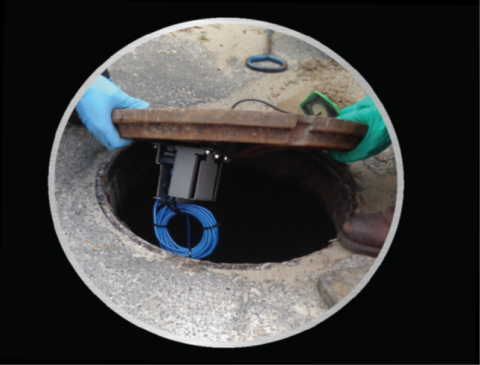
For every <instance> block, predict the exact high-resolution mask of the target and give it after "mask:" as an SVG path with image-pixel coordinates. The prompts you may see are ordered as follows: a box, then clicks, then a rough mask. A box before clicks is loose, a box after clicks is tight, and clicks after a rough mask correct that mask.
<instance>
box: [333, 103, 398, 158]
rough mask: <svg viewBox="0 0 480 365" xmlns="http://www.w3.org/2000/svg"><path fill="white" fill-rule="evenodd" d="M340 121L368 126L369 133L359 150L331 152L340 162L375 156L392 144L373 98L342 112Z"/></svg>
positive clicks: (339, 117)
mask: <svg viewBox="0 0 480 365" xmlns="http://www.w3.org/2000/svg"><path fill="white" fill-rule="evenodd" d="M337 118H338V119H344V120H350V121H353V122H362V123H366V124H368V132H367V134H366V135H365V137H364V138H363V140H362V141H361V142H360V143H359V145H358V146H357V148H355V149H354V150H352V151H348V152H341V151H329V153H328V155H329V156H330V157H331V158H332V159H334V160H337V161H340V162H354V161H358V160H363V159H365V158H368V157H372V156H375V155H377V154H379V153H380V152H382V151H383V150H384V149H386V148H387V147H388V146H390V145H391V144H392V141H391V140H390V135H389V134H388V131H387V127H386V126H385V123H384V121H383V119H382V116H381V115H380V112H379V111H378V109H377V107H376V106H375V104H374V102H373V100H372V98H371V97H370V96H369V95H367V97H366V98H365V99H363V100H360V101H359V102H357V103H355V104H352V105H350V106H347V107H346V108H344V109H342V110H341V111H340V115H339V116H338V117H337Z"/></svg>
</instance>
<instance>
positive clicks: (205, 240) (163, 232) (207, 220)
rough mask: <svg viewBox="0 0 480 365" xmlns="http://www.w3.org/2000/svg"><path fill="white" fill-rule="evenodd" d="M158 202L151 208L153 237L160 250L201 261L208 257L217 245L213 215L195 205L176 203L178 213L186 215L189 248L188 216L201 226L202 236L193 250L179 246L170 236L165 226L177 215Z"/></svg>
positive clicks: (216, 229)
mask: <svg viewBox="0 0 480 365" xmlns="http://www.w3.org/2000/svg"><path fill="white" fill-rule="evenodd" d="M161 206H162V204H161V202H160V200H157V201H156V202H155V205H154V206H153V222H154V230H155V235H156V236H157V239H158V242H159V243H160V248H163V249H165V250H167V251H169V252H171V253H174V254H176V255H180V256H185V257H191V258H194V259H201V258H204V257H207V256H209V255H210V254H211V253H212V252H213V250H214V249H215V247H216V246H217V243H218V226H217V221H216V220H215V217H214V216H213V214H212V213H211V212H210V211H209V210H208V209H206V208H204V207H201V206H199V205H195V204H185V203H177V204H176V206H177V208H178V209H179V210H180V212H182V213H184V214H186V215H187V229H188V242H189V246H190V222H189V215H190V216H192V217H195V218H197V219H198V221H199V222H200V224H201V225H202V226H203V236H202V239H201V240H200V242H199V243H198V245H196V246H195V247H194V248H193V249H190V248H185V247H182V246H179V245H178V244H177V243H176V242H175V241H174V240H173V238H172V236H170V233H169V232H168V229H167V224H168V222H169V221H170V219H172V218H173V217H174V216H175V215H176V214H177V213H175V212H174V211H173V210H172V209H170V208H169V207H168V206H163V208H162V207H161Z"/></svg>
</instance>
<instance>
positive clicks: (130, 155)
mask: <svg viewBox="0 0 480 365" xmlns="http://www.w3.org/2000/svg"><path fill="white" fill-rule="evenodd" d="M155 156H156V150H155V149H154V148H153V146H152V144H151V143H147V142H136V143H134V144H133V145H132V146H131V147H129V148H127V149H126V150H124V151H123V152H122V153H121V154H120V155H119V156H118V157H117V158H116V160H115V161H114V163H113V164H112V168H113V169H114V170H115V171H116V176H119V178H117V180H118V181H117V182H115V183H114V185H113V186H114V187H117V189H119V187H120V189H122V192H121V193H120V194H119V193H118V192H117V196H121V198H118V200H119V201H118V203H117V204H116V212H115V213H116V215H117V216H118V217H119V218H120V219H121V220H122V221H123V222H125V224H126V225H127V226H128V227H129V228H130V229H131V230H132V232H133V233H135V234H136V235H137V236H139V237H141V238H143V239H144V240H145V241H147V242H149V243H151V244H152V245H155V246H159V243H158V240H157V237H156V236H155V232H154V227H153V205H154V203H155V200H154V196H155V193H156V189H157V183H158V176H159V169H160V167H159V165H157V164H156V163H155ZM112 168H111V169H112ZM122 170H123V171H122ZM195 204H198V205H201V206H203V207H205V208H207V209H208V210H210V211H211V212H212V214H213V215H214V216H215V219H216V220H217V222H219V223H220V224H221V226H220V228H219V241H218V244H217V246H216V248H215V250H214V251H213V253H212V254H211V255H210V256H208V257H205V258H203V259H202V260H206V261H211V262H215V263H231V264H234V263H251V264H260V263H267V262H284V261H289V260H292V259H295V258H298V257H302V256H305V255H308V254H310V253H313V252H315V251H318V250H320V249H322V248H325V247H326V246H328V244H329V240H331V239H332V238H335V237H336V229H335V227H334V224H333V222H332V220H331V219H330V217H329V215H328V214H327V212H326V210H325V208H324V207H323V205H322V204H321V203H320V202H319V201H318V200H317V199H313V198H312V196H311V195H309V194H307V193H306V192H305V191H303V190H301V189H299V188H298V187H296V186H294V185H291V184H288V183H286V182H284V181H281V180H279V179H276V178H273V177H271V176H268V175H266V174H263V173H261V172H258V171H254V170H252V169H249V168H248V167H247V168H246V167H237V166H235V164H234V163H231V164H225V165H224V167H223V170H222V175H221V180H220V185H219V190H218V196H217V200H216V201H215V202H195ZM190 225H191V245H192V247H194V246H195V245H196V244H197V243H198V242H199V241H200V239H201V236H202V234H203V229H202V226H201V225H200V223H199V222H198V221H197V220H196V219H195V218H191V219H190ZM186 227H187V223H186V219H185V217H184V216H175V217H174V218H172V219H171V220H170V222H169V224H168V230H169V233H170V235H171V236H172V238H173V239H174V241H175V242H176V243H177V244H178V245H180V246H183V247H187V230H186Z"/></svg>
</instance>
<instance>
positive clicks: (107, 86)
mask: <svg viewBox="0 0 480 365" xmlns="http://www.w3.org/2000/svg"><path fill="white" fill-rule="evenodd" d="M102 75H104V74H102ZM107 75H108V73H107V74H106V75H105V76H99V77H98V78H97V79H96V80H95V81H94V82H93V84H92V85H91V86H90V87H89V88H88V89H87V91H86V92H85V94H84V95H83V96H82V98H81V99H80V101H79V102H78V104H77V106H76V110H77V112H78V115H79V117H80V119H81V120H82V122H83V124H84V125H85V127H86V128H87V129H88V130H89V131H90V133H91V134H92V135H93V136H94V137H95V138H96V139H97V140H98V141H99V142H100V143H101V144H102V145H104V146H105V147H107V148H108V149H110V150H113V149H116V148H119V147H124V146H128V145H129V144H130V143H131V140H128V139H122V138H120V135H119V134H118V131H117V130H116V129H115V127H114V125H113V123H112V111H113V110H114V109H125V108H126V109H145V108H148V106H149V104H148V103H147V102H146V101H143V100H139V99H135V98H132V97H131V96H129V95H127V94H126V93H125V92H123V91H122V90H121V89H120V88H119V87H118V86H117V85H115V84H114V83H113V81H112V79H111V78H109V79H107V77H106V76H107ZM108 76H109V75H108Z"/></svg>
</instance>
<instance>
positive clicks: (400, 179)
mask: <svg viewBox="0 0 480 365" xmlns="http://www.w3.org/2000/svg"><path fill="white" fill-rule="evenodd" d="M209 24H230V25H235V24H239V25H249V26H256V27H262V28H267V29H273V30H276V31H278V32H281V33H284V34H287V35H289V36H292V37H296V38H298V39H300V40H302V41H304V42H306V43H308V44H310V45H312V46H314V47H316V48H317V49H319V50H320V51H322V52H323V53H325V54H326V55H328V56H329V57H331V58H332V59H334V60H335V61H336V62H338V63H339V64H340V65H341V66H342V67H343V68H345V69H346V70H347V71H349V72H350V73H351V74H352V76H353V77H354V78H355V79H356V80H357V81H358V82H359V83H360V85H361V86H362V87H363V88H364V90H365V91H366V92H367V93H368V94H369V95H370V96H371V98H372V100H373V102H374V103H375V105H376V106H377V108H378V110H379V111H380V114H381V115H382V118H383V120H384V122H385V125H386V126H387V130H388V133H389V134H390V138H391V140H392V145H393V150H394V152H395V160H396V165H397V200H396V202H395V213H394V216H393V220H392V225H391V227H390V231H389V233H388V236H387V239H386V240H385V244H384V245H383V248H382V250H381V251H380V253H379V255H378V257H377V258H376V260H375V261H374V263H373V264H372V266H371V267H370V270H369V271H368V272H367V274H365V276H364V277H363V278H362V280H361V281H360V283H359V284H358V285H357V286H356V287H355V288H354V289H353V290H352V291H351V292H350V293H349V294H348V295H347V296H346V297H344V298H343V299H342V300H340V301H339V302H338V303H337V304H336V305H334V306H333V307H332V308H330V309H328V310H327V311H326V312H324V313H323V314H321V315H320V316H318V317H317V318H316V319H314V320H312V321H310V322H309V323H306V324H305V325H303V326H300V327H297V328H295V329H294V330H290V331H285V332H283V333H281V334H277V335H272V336H269V337H267V338H261V339H255V340H249V341H243V342H234V341H230V342H213V341H199V340H194V339H188V338H185V337H182V336H178V335H174V334H172V333H170V332H167V331H165V330H160V329H158V328H156V327H153V326H151V325H147V324H145V323H144V322H142V321H140V320H138V319H136V318H135V317H133V316H131V315H130V314H128V313H126V312H124V311H123V310H121V309H120V308H118V307H117V306H116V305H115V304H114V303H113V302H112V301H111V300H110V299H108V298H107V297H106V296H105V295H104V294H103V292H101V291H100V290H99V289H98V288H97V287H96V286H95V285H94V284H93V282H92V281H91V280H90V279H89V278H88V277H87V275H86V274H85V272H84V271H83V269H82V267H81V266H80V265H79V264H78V262H77V261H76V259H75V256H74V255H73V253H72V252H71V251H70V249H69V247H68V245H67V244H66V242H67V238H66V235H65V233H64V231H63V229H62V227H61V225H60V219H59V217H58V211H57V206H56V201H55V163H56V160H57V153H58V149H59V147H60V140H61V138H62V135H63V132H64V130H65V127H66V125H67V122H68V118H69V116H70V115H71V114H72V112H73V110H74V108H75V106H76V105H77V103H78V101H79V100H80V98H81V97H82V95H83V94H84V93H85V91H86V90H87V89H88V87H89V86H90V85H91V84H92V83H93V81H94V80H95V79H96V78H97V77H99V76H100V74H101V73H102V72H103V70H105V69H107V68H108V67H109V66H110V65H112V64H113V63H115V62H116V61H118V60H119V59H120V58H121V57H123V56H124V55H125V54H127V53H128V52H130V51H131V50H133V49H135V48H136V47H138V46H140V45H141V44H144V43H146V42H148V41H150V40H152V39H154V38H157V37H159V36H161V35H165V34H168V33H170V32H174V31H177V30H180V29H184V28H188V27H193V26H201V25H209ZM403 192H404V176H403V161H402V156H401V152H400V145H399V143H398V139H397V135H396V134H395V130H394V128H393V125H392V122H391V121H390V118H389V116H388V114H387V112H386V110H385V108H384V107H383V105H382V103H381V102H380V100H379V98H378V97H377V95H376V94H375V93H374V91H373V89H372V87H371V86H370V85H369V84H368V82H367V81H366V80H365V79H364V78H363V77H362V76H361V75H360V74H359V73H358V72H357V71H356V70H355V69H354V68H353V67H352V66H351V65H350V64H348V63H347V62H346V61H345V60H344V59H343V58H341V57H340V56H339V55H338V54H336V53H335V52H334V51H332V50H331V49H329V48H327V47H326V46H324V45H322V44H321V43H320V42H319V41H317V40H315V39H313V38H311V37H309V36H306V35H304V34H301V33H299V32H296V31H294V30H291V29H288V28H285V27H282V26H280V25H277V24H272V23H269V22H264V21H259V20H252V19H241V18H209V19H201V20H194V21H188V22H184V23H180V24H176V25H173V26H170V27H166V28H163V29H161V30H159V31H156V32H153V33H151V34H148V35H146V36H144V37H142V38H139V39H137V40H136V41H134V42H132V43H130V44H129V45H127V46H126V47H124V48H123V49H121V50H120V51H118V52H117V53H115V54H114V55H113V56H111V57H110V58H109V59H108V60H107V61H105V62H104V63H103V64H102V65H101V66H100V67H98V68H97V70H96V71H95V72H94V73H93V74H92V75H91V76H90V77H89V78H88V79H87V80H86V81H85V83H84V84H83V85H82V87H81V88H80V89H79V90H78V92H77V93H76V95H75V97H74V98H73V99H72V101H71V102H70V104H69V105H68V107H67V109H66V111H65V113H64V115H63V117H62V120H61V122H60V125H59V127H58V129H57V132H56V134H55V139H54V142H53V147H52V152H51V155H50V165H49V172H48V194H49V202H50V209H51V212H52V217H53V222H54V227H55V231H56V233H57V236H58V238H59V241H60V244H61V246H62V248H63V250H64V252H65V254H66V256H67V258H68V259H69V261H70V263H71V264H72V266H73V268H74V269H75V271H76V272H77V274H78V275H79V276H80V278H81V279H82V280H83V282H84V283H85V284H86V285H87V286H88V288H89V289H90V290H91V291H92V292H93V293H94V294H95V295H96V296H97V297H99V298H100V299H101V300H102V302H104V303H105V304H106V305H107V306H108V307H109V308H110V309H111V310H113V311H114V312H115V313H117V314H118V315H120V316H121V317H123V318H124V319H126V320H127V321H129V322H130V323H133V324H134V325H136V326H138V327H140V328H142V329H144V330H146V331H149V332H151V333H153V334H156V335H158V336H160V337H164V338H166V339H169V340H173V341H177V342H181V343H185V344H189V345H196V346H201V347H214V348H236V347H250V346H258V345H263V344H267V343H271V342H276V341H279V340H283V339H285V338H288V337H291V336H294V335H296V334H299V333H301V332H304V331H306V330H308V329H311V328H313V327H315V326H316V325H318V324H320V323H321V322H323V321H324V320H326V319H327V318H329V317H331V316H332V315H333V314H335V313H337V312H338V311H339V310H340V309H342V308H343V307H344V306H345V305H346V304H347V303H349V302H350V301H351V300H352V299H353V298H354V297H355V296H356V295H357V294H358V293H359V292H360V291H361V290H362V289H363V288H364V287H365V285H367V283H368V282H369V281H370V279H371V277H372V276H373V275H374V274H375V272H376V271H377V269H378V267H379V266H380V264H381V262H382V261H383V260H384V258H385V255H386V254H387V252H388V250H389V248H390V246H391V244H392V241H393V237H394V236H395V233H396V231H397V228H398V222H399V220H400V214H401V210H402V203H403Z"/></svg>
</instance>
